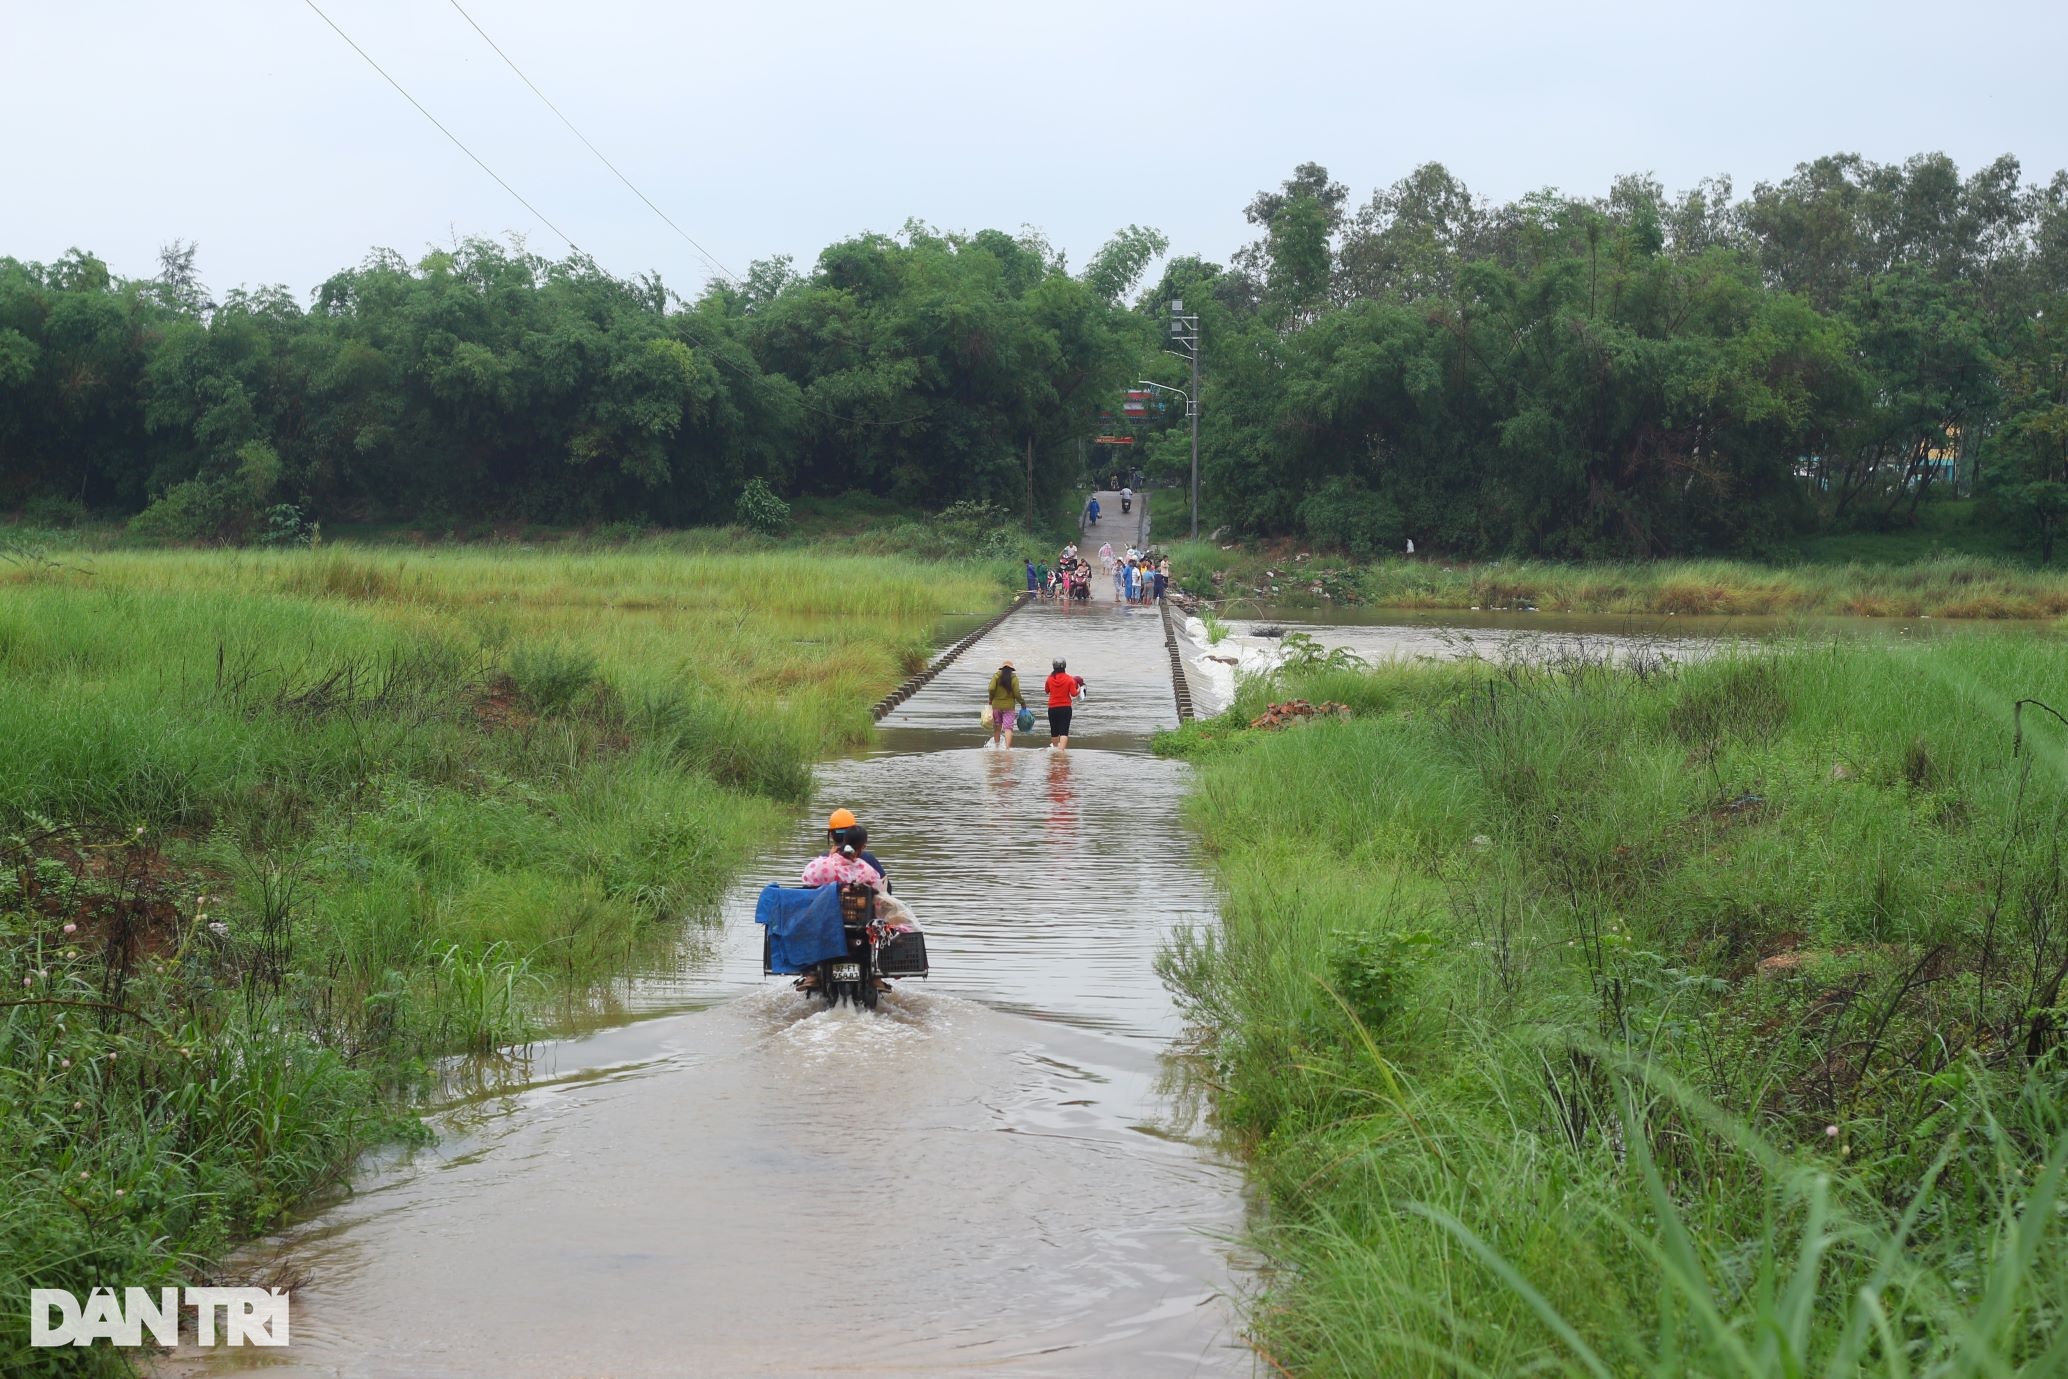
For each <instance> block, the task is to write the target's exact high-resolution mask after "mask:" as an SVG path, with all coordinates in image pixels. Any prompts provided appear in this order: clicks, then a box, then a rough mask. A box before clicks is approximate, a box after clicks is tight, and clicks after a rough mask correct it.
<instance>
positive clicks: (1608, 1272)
mask: <svg viewBox="0 0 2068 1379" xmlns="http://www.w3.org/2000/svg"><path fill="white" fill-rule="evenodd" d="M1294 692H1297V693H1298V694H1301V695H1303V696H1305V697H1306V698H1308V699H1310V700H1313V701H1315V702H1317V703H1318V702H1322V701H1329V700H1332V701H1336V702H1338V703H1342V704H1346V705H1348V706H1349V708H1350V710H1351V712H1352V715H1353V716H1352V717H1351V718H1349V719H1348V720H1347V721H1346V720H1343V719H1341V718H1338V717H1336V716H1334V715H1333V714H1331V715H1327V716H1325V717H1322V718H1320V719H1318V720H1317V721H1314V722H1312V723H1310V724H1307V725H1305V726H1295V727H1290V728H1285V729H1282V730H1276V731H1270V730H1258V729H1251V728H1249V727H1248V726H1247V724H1248V723H1249V722H1250V721H1251V719H1252V718H1253V717H1254V716H1256V715H1258V714H1260V713H1261V712H1262V710H1263V707H1264V705H1265V702H1266V700H1267V699H1268V698H1271V697H1274V694H1273V691H1272V690H1271V689H1269V688H1267V687H1263V686H1255V685H1252V686H1250V687H1248V688H1247V689H1246V690H1245V691H1244V694H1243V699H1242V702H1241V703H1240V704H1238V706H1237V707H1236V708H1235V709H1234V710H1233V711H1231V713H1230V714H1229V715H1227V716H1226V717H1224V718H1222V719H1217V720H1213V721H1209V722H1202V723H1197V724H1193V725H1189V726H1188V727H1187V728H1185V729H1184V730H1182V731H1181V732H1178V733H1174V734H1171V735H1169V736H1167V737H1166V738H1165V739H1164V740H1163V742H1162V744H1161V745H1162V748H1163V750H1165V751H1168V752H1172V753H1176V754H1181V755H1187V756H1190V757H1192V758H1193V759H1194V760H1195V761H1196V762H1197V763H1198V767H1199V775H1198V777H1197V782H1196V789H1195V791H1194V793H1193V795H1192V797H1191V799H1190V802H1189V805H1188V808H1189V810H1190V814H1191V819H1192V822H1193V823H1194V824H1195V826H1196V827H1197V829H1198V831H1199V833H1200V834H1201V836H1202V838H1203V839H1204V840H1205V843H1206V846H1207V848H1208V850H1209V852H1210V854H1211V855H1212V857H1213V859H1214V862H1215V865H1216V866H1217V867H1218V870H1219V874H1220V877H1221V880H1222V882H1223V884H1224V885H1225V888H1226V892H1227V895H1226V904H1225V908H1224V924H1223V926H1222V928H1221V930H1220V931H1219V933H1218V935H1198V936H1194V937H1192V938H1190V939H1188V940H1186V941H1184V942H1181V943H1179V944H1177V945H1175V946H1174V947H1173V949H1172V950H1171V951H1170V952H1169V953H1168V954H1167V955H1166V958H1165V976H1166V979H1167V981H1168V982H1169V983H1170V984H1171V986H1172V988H1173V990H1174V991H1175V992H1176V993H1177V994H1178V996H1179V998H1180V999H1181V1001H1182V1002H1183V1003H1184V1004H1185V1005H1186V1006H1187V1008H1188V1009H1189V1011H1190V1013H1191V1015H1192V1016H1193V1017H1194V1019H1195V1020H1196V1021H1197V1022H1198V1026H1199V1030H1200V1040H1201V1042H1200V1047H1199V1056H1200V1058H1201V1059H1202V1061H1203V1063H1204V1064H1205V1065H1206V1067H1207V1068H1208V1075H1209V1076H1210V1077H1212V1078H1213V1079H1214V1081H1215V1082H1216V1084H1217V1085H1218V1087H1219V1089H1220V1090H1219V1099H1218V1104H1219V1108H1220V1114H1221V1116H1222V1117H1223V1119H1224V1123H1225V1125H1226V1128H1227V1129H1228V1131H1229V1133H1230V1134H1231V1135H1232V1136H1233V1137H1234V1138H1235V1140H1236V1142H1237V1143H1238V1144H1239V1145H1240V1146H1242V1148H1243V1149H1244V1150H1245V1151H1246V1153H1247V1154H1248V1156H1249V1157H1250V1160H1251V1162H1252V1164H1253V1165H1254V1168H1255V1172H1256V1176H1257V1179H1258V1181H1259V1183H1260V1184H1261V1187H1262V1190H1263V1193H1264V1196H1265V1199H1266V1202H1267V1210H1266V1211H1265V1212H1264V1213H1263V1215H1262V1225H1261V1240H1262V1244H1263V1246H1264V1249H1265V1250H1266V1252H1267V1254H1268V1256H1269V1258H1270V1260H1271V1261H1272V1267H1271V1268H1270V1269H1269V1271H1268V1273H1267V1284H1268V1286H1267V1288H1266V1291H1265V1292H1264V1295H1263V1297H1262V1299H1261V1300H1260V1302H1259V1305H1258V1308H1257V1311H1256V1314H1255V1317H1254V1326H1255V1329H1256V1332H1257V1334H1258V1337H1259V1339H1260V1341H1261V1344H1262V1347H1263V1349H1264V1350H1265V1351H1266V1353H1268V1354H1270V1355H1271V1356H1272V1357H1273V1358H1274V1359H1275V1360H1276V1362H1277V1363H1278V1364H1279V1365H1280V1366H1281V1367H1282V1368H1283V1369H1284V1371H1286V1372H1289V1373H1294V1374H1300V1375H1345V1376H1349V1375H1358V1376H1362V1375H1371V1374H1387V1375H1432V1376H1434V1375H1442V1376H1453V1375H1506V1374H1518V1373H1540V1374H1541V1373H1549V1374H1570V1375H1588V1376H1595V1377H1596V1379H1601V1377H1602V1376H1608V1375H1656V1376H1668V1375H1673V1376H1678V1375H1687V1374H1702V1375H1733V1376H1745V1377H1746V1379H1751V1376H1755V1375H1758V1376H1766V1375H1784V1374H1827V1375H1887V1376H1898V1375H1926V1374H1938V1375H1952V1374H1961V1375H1968V1374H1977V1375H2011V1374H2020V1375H2023V1374H2030V1375H2041V1374H2055V1373H2060V1372H2062V1365H2063V1362H2064V1360H2068V1325H2064V1322H2068V1251H2064V1249H2063V1238H2062V1233H2063V1222H2062V1218H2063V1216H2064V1214H2068V1211H2064V1197H2063V1192H2062V1182H2061V1177H2062V1172H2063V1168H2064V1161H2068V1101H2064V1093H2068V1075H2064V1068H2063V1063H2062V1060H2063V1057H2064V1055H2063V1053H2062V1036H2063V1030H2064V1026H2068V1010H2064V1008H2063V996H2062V987H2063V978H2064V974H2068V889H2064V881H2068V873H2064V870H2063V861H2062V850H2061V842H2062V825H2063V823H2064V822H2068V757H2064V752H2068V731H2064V730H2063V729H2062V727H2061V726H2060V725H2059V724H2058V723H2056V722H2054V721H2052V720H2051V718H2049V716H2048V715H2047V714H2046V713H2045V712H2044V710H2041V709H2038V708H2036V707H2032V706H2027V707H2026V708H2025V709H2024V710H2023V711H2022V714H2021V713H2020V712H2019V711H2018V710H2017V709H2016V708H2015V707H2014V706H2015V704H2016V701H2018V700H2020V699H2022V698H2027V697H2038V698H2040V699H2044V700H2046V701H2048V702H2049V703H2051V704H2053V705H2055V706H2057V707H2062V708H2064V709H2068V665H2064V664H2063V662H2062V660H2061V658H2060V656H2059V655H2058V654H2057V653H2056V652H2054V651H2053V650H2051V649H2050V648H2048V647H2046V646H2042V645H2039V644H2037V643H2026V642H2019V641H2015V640H2006V639H2001V638H1991V639H1970V638H1959V639H1952V640H1949V641H1945V642H1936V643H1934V644H1931V645H1919V646H1904V647H1899V648H1888V647H1862V646H1857V645H1830V646H1826V645H1803V646H1797V647H1791V648H1784V649H1781V650H1778V651H1776V652H1774V653H1772V654H1768V655H1764V656H1760V657H1757V658H1743V659H1722V660H1716V661H1711V662H1707V663H1704V664H1700V665H1695V666H1689V667H1685V668H1681V669H1675V670H1670V671H1663V672H1657V673H1649V674H1643V675H1639V674H1633V673H1627V672H1619V671H1613V670H1610V669H1608V668H1605V667H1602V666H1599V665H1591V664H1581V663H1568V664H1565V665H1560V666H1552V667H1537V668H1530V667H1521V666H1510V667H1493V666H1488V665H1484V664H1467V665H1451V666H1430V665H1414V666H1393V667H1387V668H1384V669H1380V670H1377V671H1371V672H1358V671H1342V670H1336V671H1317V672H1313V673H1311V674H1309V675H1308V677H1307V678H1306V679H1304V680H1303V681H1300V682H1297V683H1293V684H1288V685H1282V686H1279V687H1276V697H1282V696H1283V695H1285V694H1288V693H1294ZM2021 727H2022V734H2020V732H2019V729H2020V728H2021ZM2020 738H2022V740H2020ZM2014 742H2016V743H2017V744H2018V747H2019V750H2017V751H2016V752H2015V753H2014V751H2013V744H2014Z"/></svg>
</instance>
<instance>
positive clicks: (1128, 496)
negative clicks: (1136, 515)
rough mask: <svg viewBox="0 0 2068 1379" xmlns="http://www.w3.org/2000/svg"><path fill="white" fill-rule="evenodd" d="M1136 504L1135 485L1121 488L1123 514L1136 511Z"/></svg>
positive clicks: (1121, 509)
mask: <svg viewBox="0 0 2068 1379" xmlns="http://www.w3.org/2000/svg"><path fill="white" fill-rule="evenodd" d="M1134 506H1135V491H1134V489H1133V487H1131V486H1130V487H1128V488H1123V489H1121V490H1120V511H1121V513H1122V514H1123V515H1125V514H1127V513H1129V512H1132V511H1134Z"/></svg>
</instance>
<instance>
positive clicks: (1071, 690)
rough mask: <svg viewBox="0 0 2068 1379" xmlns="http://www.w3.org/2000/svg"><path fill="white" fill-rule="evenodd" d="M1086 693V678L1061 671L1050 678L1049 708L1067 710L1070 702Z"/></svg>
mask: <svg viewBox="0 0 2068 1379" xmlns="http://www.w3.org/2000/svg"><path fill="white" fill-rule="evenodd" d="M1082 693H1084V677H1083V676H1082V675H1072V674H1070V673H1069V672H1068V671H1063V670H1059V671H1057V672H1056V673H1055V674H1053V675H1051V676H1049V677H1048V706H1049V707H1050V708H1052V709H1067V708H1069V707H1070V701H1071V700H1072V699H1075V698H1076V697H1077V696H1078V695H1080V694H1082Z"/></svg>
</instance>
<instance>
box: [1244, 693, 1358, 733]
mask: <svg viewBox="0 0 2068 1379" xmlns="http://www.w3.org/2000/svg"><path fill="white" fill-rule="evenodd" d="M1349 717H1350V706H1349V705H1348V704H1338V703H1335V702H1334V701H1330V702H1329V703H1326V704H1310V703H1308V702H1307V701H1306V700H1304V699H1288V700H1286V701H1285V702H1284V703H1280V704H1273V705H1272V706H1271V707H1270V708H1268V709H1266V710H1264V711H1263V712H1262V713H1261V714H1258V715H1257V716H1256V717H1255V718H1252V719H1251V720H1250V722H1249V726H1250V727H1252V728H1262V729H1265V730H1266V731H1275V730H1277V729H1279V728H1289V727H1292V726H1293V725H1294V724H1298V723H1310V722H1312V721H1313V720H1315V719H1317V718H1343V719H1347V718H1349Z"/></svg>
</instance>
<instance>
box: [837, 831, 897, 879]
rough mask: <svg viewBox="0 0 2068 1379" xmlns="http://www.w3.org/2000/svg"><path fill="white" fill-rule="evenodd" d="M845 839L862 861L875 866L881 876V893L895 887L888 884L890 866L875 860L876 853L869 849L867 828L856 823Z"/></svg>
mask: <svg viewBox="0 0 2068 1379" xmlns="http://www.w3.org/2000/svg"><path fill="white" fill-rule="evenodd" d="M847 841H848V842H850V843H853V844H854V846H855V854H856V855H857V856H858V857H860V858H861V859H862V860H863V861H864V862H867V863H868V864H869V865H870V866H872V867H874V868H876V874H877V875H878V876H880V877H882V878H883V893H884V894H885V895H889V894H890V893H891V892H892V891H894V890H896V889H897V887H895V886H893V885H891V884H890V868H889V867H886V866H884V865H883V863H881V862H879V861H877V860H876V854H875V853H873V852H871V851H869V830H868V829H866V828H864V827H863V826H862V825H860V824H856V825H855V826H854V827H853V828H850V829H849V830H848V831H847Z"/></svg>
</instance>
